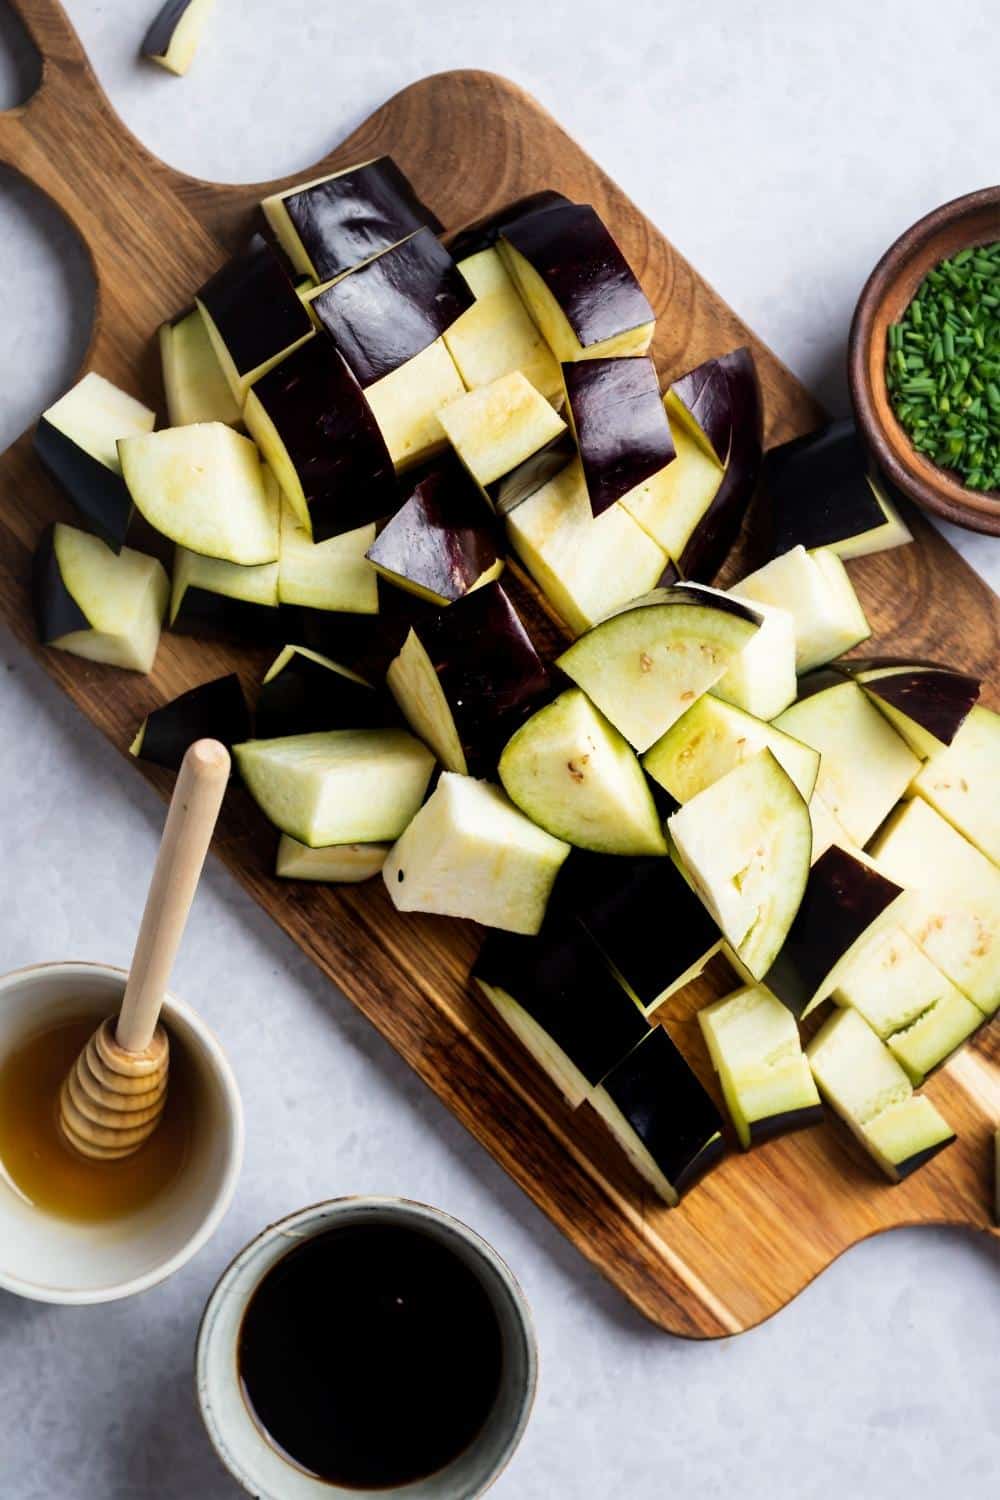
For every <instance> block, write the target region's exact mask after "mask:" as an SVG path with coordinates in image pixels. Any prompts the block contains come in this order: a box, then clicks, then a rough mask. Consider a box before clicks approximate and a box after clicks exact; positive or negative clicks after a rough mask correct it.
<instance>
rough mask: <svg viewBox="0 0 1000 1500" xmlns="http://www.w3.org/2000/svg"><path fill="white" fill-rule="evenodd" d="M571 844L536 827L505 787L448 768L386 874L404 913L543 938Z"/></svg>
mask: <svg viewBox="0 0 1000 1500" xmlns="http://www.w3.org/2000/svg"><path fill="white" fill-rule="evenodd" d="M568 853H569V845H568V844H564V843H562V842H561V841H560V840H559V839H554V838H553V837H552V835H551V834H549V833H546V832H545V831H544V830H543V829H541V828H536V827H535V825H534V823H532V822H531V820H530V819H529V818H526V817H525V816H524V814H523V813H520V812H518V810H517V808H516V807H515V806H514V804H513V803H512V802H509V801H508V800H507V798H506V797H505V796H504V794H503V792H501V790H500V788H499V787H495V786H490V784H489V783H488V782H485V781H473V780H472V779H471V777H468V776H458V775H456V774H454V773H453V772H451V771H444V772H442V774H441V777H440V780H439V781H438V784H437V788H436V790H435V792H434V794H433V795H432V796H431V797H430V798H429V799H428V801H427V802H426V803H425V805H424V806H423V807H422V808H421V809H420V811H419V812H418V813H417V815H416V816H415V817H414V819H413V821H412V822H411V823H410V824H409V827H408V828H407V829H406V831H405V833H403V834H402V836H401V837H400V838H399V840H398V842H397V843H396V845H395V847H394V848H393V850H392V852H391V853H390V855H389V857H388V859H387V860H386V862H385V867H384V868H383V871H382V876H383V879H384V880H385V883H386V888H387V889H388V892H389V895H390V896H391V898H392V901H393V903H394V905H395V906H396V907H398V909H399V910H400V911H421V912H434V913H437V914H439V915H441V916H448V917H466V918H468V919H469V920H471V921H473V922H480V923H482V925H483V926H484V927H500V928H503V929H504V930H505V931H507V932H521V933H528V934H531V933H536V932H538V931H539V930H540V928H541V925H542V921H543V919H544V917H545V909H546V906H547V905H548V900H549V895H550V893H551V890H552V886H553V883H554V881H555V878H556V876H557V874H558V873H559V867H560V865H561V864H562V862H563V860H564V859H565V858H566V855H567V854H568Z"/></svg>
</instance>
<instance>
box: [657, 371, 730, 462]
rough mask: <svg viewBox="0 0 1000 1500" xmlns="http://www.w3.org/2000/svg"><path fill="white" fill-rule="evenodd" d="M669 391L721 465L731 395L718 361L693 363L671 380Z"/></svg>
mask: <svg viewBox="0 0 1000 1500" xmlns="http://www.w3.org/2000/svg"><path fill="white" fill-rule="evenodd" d="M670 394H671V395H672V396H676V398H677V400H678V401H679V402H680V404H681V405H682V406H683V407H684V409H685V411H687V412H688V413H689V414H690V417H691V420H692V421H693V422H694V423H695V424H696V426H698V427H699V428H700V429H701V431H702V432H703V433H704V434H705V437H706V438H707V439H708V442H709V444H710V446H711V449H712V452H713V453H714V454H715V456H716V458H717V459H718V460H719V463H720V464H725V462H726V459H727V458H728V457H729V445H730V441H731V439H732V431H733V397H732V392H731V390H730V386H729V377H728V375H727V374H726V369H725V366H724V365H723V364H722V362H721V361H720V360H718V359H706V360H705V362H704V364H700V365H696V366H695V368H694V369H693V370H689V371H688V372H687V374H686V375H682V376H681V377H680V379H679V380H673V381H671V383H670Z"/></svg>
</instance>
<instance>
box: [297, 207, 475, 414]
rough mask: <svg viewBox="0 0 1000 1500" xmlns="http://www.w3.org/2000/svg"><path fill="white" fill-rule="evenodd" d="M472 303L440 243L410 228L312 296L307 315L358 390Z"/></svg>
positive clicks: (397, 364)
mask: <svg viewBox="0 0 1000 1500" xmlns="http://www.w3.org/2000/svg"><path fill="white" fill-rule="evenodd" d="M475 300H476V299H475V297H474V296H473V294H472V290H471V288H470V286H469V284H468V282H467V281H466V279H465V277H464V276H463V275H462V273H461V271H460V270H459V269H458V267H457V266H456V265H455V262H454V261H453V260H452V258H451V256H450V255H449V254H448V252H447V250H446V249H445V248H444V246H443V245H442V244H441V242H440V240H438V239H435V237H434V235H433V233H432V232H431V230H429V229H418V230H417V232H416V234H414V235H412V236H411V237H410V239H408V240H404V241H403V243H402V244H401V245H396V246H394V247H393V249H391V250H386V252H385V253H384V254H383V255H379V256H376V258H375V259H374V260H371V261H369V262H368V264H367V265H366V266H359V267H358V269H357V270H356V271H353V272H352V273H351V275H350V276H344V277H342V278H341V279H340V281H335V282H334V283H333V284H332V286H328V287H327V288H326V290H325V291H324V292H320V294H319V296H318V297H314V298H313V300H312V309H313V312H314V313H315V314H316V316H317V318H318V319H319V321H320V323H321V324H322V326H323V327H324V328H325V329H326V331H327V333H328V334H329V335H330V337H331V338H332V339H333V341H334V343H335V344H336V346H337V348H338V349H339V350H340V352H341V354H342V355H343V357H344V359H345V361H346V362H347V365H348V367H349V369H350V370H351V371H352V373H353V374H354V377H355V379H356V380H357V382H358V384H359V385H360V386H362V388H364V387H366V386H369V385H374V384H375V382H376V380H381V379H382V377H383V375H391V374H392V372H393V370H398V369H399V367H400V365H405V364H406V362H407V360H410V359H413V357H414V355H417V354H419V353H420V352H421V351H422V350H423V349H426V348H427V347H428V345H430V344H433V342H434V340H435V339H438V338H440V337H441V335H442V334H443V333H444V331H445V329H447V328H450V327H451V325H452V323H454V322H455V320H456V319H457V318H460V317H461V316H462V314H463V313H464V312H466V311H467V309H468V308H470V307H471V306H472V304H473V302H474V301H475Z"/></svg>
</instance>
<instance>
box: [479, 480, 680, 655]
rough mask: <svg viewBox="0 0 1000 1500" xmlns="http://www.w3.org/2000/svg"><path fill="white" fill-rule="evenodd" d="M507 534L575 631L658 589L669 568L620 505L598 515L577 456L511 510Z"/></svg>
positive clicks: (593, 623)
mask: <svg viewBox="0 0 1000 1500" xmlns="http://www.w3.org/2000/svg"><path fill="white" fill-rule="evenodd" d="M507 536H508V539H509V541H510V543H511V546H512V547H513V548H514V551H515V552H516V553H517V555H518V557H519V558H520V559H521V561H522V562H523V564H524V566H525V567H526V568H527V570H528V572H529V573H530V574H531V576H532V578H533V579H534V580H535V582H536V583H537V585H538V587H539V588H540V589H541V591H542V593H543V594H544V595H545V597H546V599H548V601H549V603H550V604H551V605H552V606H553V608H554V609H555V610H556V611H557V612H558V614H560V615H561V616H562V618H563V620H564V621H565V623H566V624H567V626H568V627H569V628H570V630H571V631H572V632H573V634H574V635H580V634H582V632H583V631H585V630H589V629H590V627H591V626H592V625H596V624H597V622H598V621H599V620H603V619H604V617H605V616H606V615H609V614H612V613H613V612H614V611H615V610H616V609H619V608H621V606H622V605H624V604H627V603H629V601H630V600H632V599H635V598H638V597H639V596H640V595H642V594H647V593H648V592H649V591H650V590H651V589H655V588H656V587H657V585H658V584H659V583H660V582H661V581H663V579H664V576H665V574H666V573H667V572H668V570H669V569H670V559H669V558H668V557H667V555H666V553H665V552H664V551H663V550H662V548H661V547H659V546H657V544H656V542H654V541H653V539H652V537H650V536H647V534H646V532H645V531H643V530H642V528H641V527H640V526H639V525H638V524H637V523H636V522H635V521H634V520H633V519H632V517H631V516H630V515H629V514H628V512H627V511H626V510H625V509H623V507H622V506H620V505H613V506H612V507H611V509H610V510H606V511H605V512H604V514H603V515H602V516H598V517H596V518H595V516H594V514H593V512H592V511H591V509H590V498H589V496H588V494H587V486H586V484H585V483H584V479H583V470H582V469H581V467H580V462H579V460H578V459H574V460H573V462H572V463H569V464H567V465H566V467H565V468H563V469H561V470H560V471H559V473H558V474H556V475H555V477H554V478H552V479H550V480H548V482H547V483H546V484H544V485H543V486H542V488H541V489H539V490H537V491H536V492H535V493H534V494H533V495H532V496H531V497H530V498H529V499H527V500H525V501H523V502H522V504H520V505H519V506H518V507H517V509H516V510H514V511H512V512H511V513H510V514H509V515H508V516H507Z"/></svg>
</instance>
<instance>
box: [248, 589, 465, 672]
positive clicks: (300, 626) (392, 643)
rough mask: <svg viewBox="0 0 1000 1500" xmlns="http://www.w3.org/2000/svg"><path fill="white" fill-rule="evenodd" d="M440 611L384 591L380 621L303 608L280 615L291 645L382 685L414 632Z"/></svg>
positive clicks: (401, 592) (285, 608) (286, 607)
mask: <svg viewBox="0 0 1000 1500" xmlns="http://www.w3.org/2000/svg"><path fill="white" fill-rule="evenodd" d="M439 609H440V606H439V605H437V604H431V603H430V602H429V601H428V600H425V599H419V598H418V597H417V595H416V594H411V593H409V592H407V591H406V590H405V589H394V588H383V589H380V590H379V612H378V614H377V615H354V614H346V613H341V612H339V611H333V610H323V609H309V608H306V607H304V606H302V605H297V604H283V605H280V606H279V609H278V613H279V615H280V617H281V619H282V621H283V630H284V636H283V640H284V641H285V642H286V643H290V644H294V645H296V646H308V647H309V649H310V650H311V651H318V652H319V653H320V655H321V656H329V657H330V658H331V660H332V661H336V662H340V663H342V664H343V665H344V666H345V667H349V668H350V669H351V671H352V672H359V673H360V674H361V676H362V677H365V678H367V679H368V681H369V682H381V681H382V680H383V679H384V677H385V674H386V672H387V671H388V670H389V665H390V663H391V662H392V660H393V658H394V657H396V656H398V655H399V652H400V649H401V647H402V645H403V642H404V641H405V640H406V637H407V635H408V633H409V631H410V630H411V629H414V628H416V629H418V631H419V630H422V629H423V628H424V627H425V626H427V625H429V624H430V622H431V621H433V620H434V619H436V617H437V614H438V611H439Z"/></svg>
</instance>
